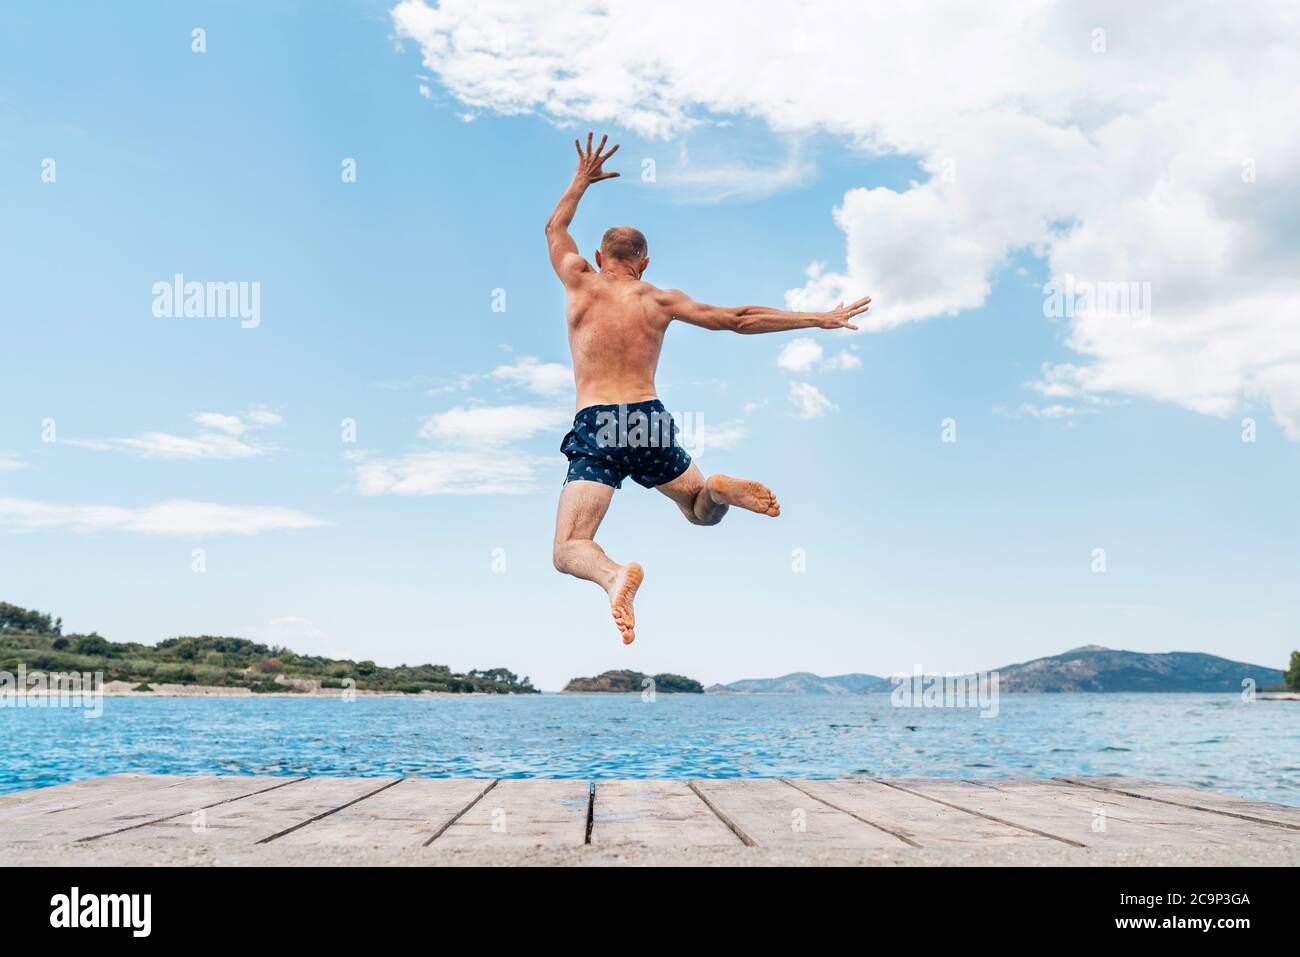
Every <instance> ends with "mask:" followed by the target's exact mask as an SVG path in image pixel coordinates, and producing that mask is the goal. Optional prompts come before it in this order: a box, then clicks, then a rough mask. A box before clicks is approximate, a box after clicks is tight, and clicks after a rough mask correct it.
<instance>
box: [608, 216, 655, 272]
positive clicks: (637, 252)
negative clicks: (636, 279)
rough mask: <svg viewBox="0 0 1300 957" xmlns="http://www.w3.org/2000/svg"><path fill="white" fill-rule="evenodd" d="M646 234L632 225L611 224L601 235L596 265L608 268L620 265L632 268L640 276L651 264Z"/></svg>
mask: <svg viewBox="0 0 1300 957" xmlns="http://www.w3.org/2000/svg"><path fill="white" fill-rule="evenodd" d="M648 254H649V247H648V246H647V244H646V241H645V234H644V233H643V232H641V230H639V229H634V228H632V227H631V226H611V227H610V228H609V229H607V230H605V235H604V236H603V237H601V240H600V249H598V250H596V265H597V266H599V267H600V268H601V269H608V268H610V267H612V266H615V265H618V266H622V267H626V268H631V269H632V270H634V271H635V272H636V274H637V275H638V276H640V275H641V274H642V273H644V272H645V271H646V267H647V266H649V265H650V257H649V255H648Z"/></svg>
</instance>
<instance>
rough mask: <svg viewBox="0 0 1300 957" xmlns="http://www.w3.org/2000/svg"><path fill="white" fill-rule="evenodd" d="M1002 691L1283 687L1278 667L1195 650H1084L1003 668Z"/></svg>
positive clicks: (1093, 647)
mask: <svg viewBox="0 0 1300 957" xmlns="http://www.w3.org/2000/svg"><path fill="white" fill-rule="evenodd" d="M997 672H998V688H999V690H1001V691H1009V692H1017V691H1048V692H1066V691H1241V682H1242V679H1244V678H1250V679H1252V680H1253V681H1254V682H1255V686H1256V687H1257V688H1265V687H1268V686H1269V685H1280V684H1281V683H1282V672H1281V670H1280V669H1278V668H1265V667H1264V666H1263V665H1250V664H1246V663H1245V662H1241V661H1230V660H1229V659H1227V658H1220V657H1218V656H1216V655H1204V654H1201V653H1199V652H1195V651H1170V652H1165V653H1163V654H1147V653H1145V652H1139V651H1115V650H1113V649H1110V648H1103V647H1102V646H1101V645H1084V646H1083V647H1082V648H1074V649H1072V650H1070V651H1067V652H1065V653H1064V654H1060V655H1052V656H1051V657H1050V658H1035V659H1034V660H1033V661H1026V662H1023V663H1021V664H1016V665H1006V666H1005V667H1002V668H998V669H997Z"/></svg>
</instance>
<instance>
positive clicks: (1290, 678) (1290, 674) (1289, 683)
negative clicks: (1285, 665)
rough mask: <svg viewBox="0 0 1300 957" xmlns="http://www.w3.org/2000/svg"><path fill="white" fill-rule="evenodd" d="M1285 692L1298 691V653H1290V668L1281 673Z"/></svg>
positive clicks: (1299, 652)
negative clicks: (1284, 683)
mask: <svg viewBox="0 0 1300 957" xmlns="http://www.w3.org/2000/svg"><path fill="white" fill-rule="evenodd" d="M1282 680H1283V681H1285V682H1286V690H1287V691H1300V651H1293V652H1291V667H1290V669H1289V670H1287V671H1284V672H1282Z"/></svg>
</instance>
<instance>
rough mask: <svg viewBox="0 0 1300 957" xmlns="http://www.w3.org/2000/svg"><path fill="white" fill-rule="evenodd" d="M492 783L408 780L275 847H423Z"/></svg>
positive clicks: (286, 837)
mask: <svg viewBox="0 0 1300 957" xmlns="http://www.w3.org/2000/svg"><path fill="white" fill-rule="evenodd" d="M491 784H492V782H491V780H484V779H482V778H405V779H403V780H402V781H401V783H399V784H395V785H393V786H392V787H391V788H386V789H385V790H383V791H380V792H379V793H377V794H372V795H370V796H369V797H366V798H364V799H363V800H360V801H358V802H357V803H355V804H351V805H349V806H347V807H345V808H343V809H342V810H340V811H336V812H335V813H333V814H330V815H327V816H326V817H323V818H320V819H319V820H316V821H313V822H312V823H310V824H308V825H306V826H305V827H300V828H298V830H296V831H292V832H291V833H289V834H286V835H284V836H283V837H281V838H277V839H276V843H277V844H287V845H291V846H292V845H301V844H334V845H350V846H364V847H419V846H421V845H422V844H424V843H426V842H427V841H428V840H429V839H430V838H432V837H433V836H434V835H435V834H436V833H437V832H438V830H439V829H440V828H442V827H443V826H445V825H446V824H447V823H448V822H449V821H450V820H451V819H452V818H454V817H455V816H456V815H457V814H459V813H460V812H461V811H464V810H465V809H466V808H467V807H468V806H469V805H470V804H472V803H473V802H475V801H476V800H478V799H479V798H480V797H481V796H482V795H483V793H484V792H485V791H486V790H487V789H488V788H489V787H490V786H491Z"/></svg>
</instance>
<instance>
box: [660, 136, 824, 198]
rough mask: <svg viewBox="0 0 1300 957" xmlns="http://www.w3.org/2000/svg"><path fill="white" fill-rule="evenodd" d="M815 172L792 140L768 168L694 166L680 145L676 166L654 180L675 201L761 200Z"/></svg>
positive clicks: (800, 145)
mask: <svg viewBox="0 0 1300 957" xmlns="http://www.w3.org/2000/svg"><path fill="white" fill-rule="evenodd" d="M815 173H816V167H815V165H814V164H813V162H812V161H811V160H810V159H808V158H807V156H806V155H805V150H804V146H803V141H802V140H800V139H797V138H792V139H791V140H790V142H789V146H788V150H787V152H786V156H785V158H784V159H783V160H782V161H781V162H779V163H776V164H772V165H768V166H754V165H749V164H745V163H737V162H734V161H733V162H724V163H712V164H698V163H694V162H692V161H691V159H690V157H689V156H688V154H687V151H686V147H685V146H683V147H682V148H681V151H680V153H679V154H678V162H677V165H676V166H674V167H671V168H669V169H667V170H665V171H664V172H663V173H662V174H661V175H659V176H658V178H657V181H658V182H661V183H662V184H663V185H664V186H665V187H667V188H668V189H669V190H672V191H673V198H675V199H676V200H677V201H679V202H687V203H720V202H723V201H725V200H755V199H763V198H764V197H767V196H771V195H773V194H775V193H779V192H782V191H784V190H787V189H792V188H794V187H796V186H802V185H804V184H806V183H808V182H809V181H810V180H811V179H812V178H813V175H814V174H815Z"/></svg>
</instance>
